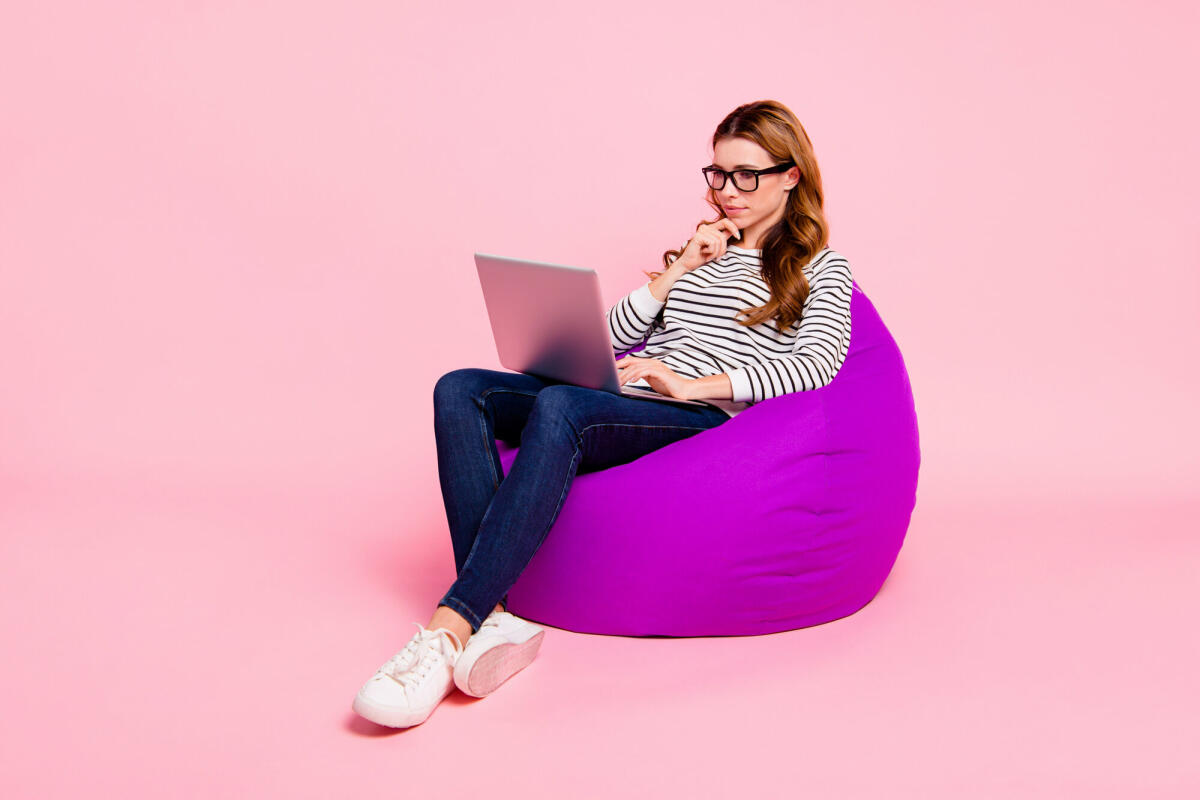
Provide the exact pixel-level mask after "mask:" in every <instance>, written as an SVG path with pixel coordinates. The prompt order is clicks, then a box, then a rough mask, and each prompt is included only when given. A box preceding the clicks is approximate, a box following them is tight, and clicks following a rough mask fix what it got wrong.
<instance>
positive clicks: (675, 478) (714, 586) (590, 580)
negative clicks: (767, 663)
mask: <svg viewBox="0 0 1200 800" xmlns="http://www.w3.org/2000/svg"><path fill="white" fill-rule="evenodd" d="M850 314H851V336H850V347H849V350H848V352H847V354H846V359H845V361H844V363H843V364H842V368H841V369H840V370H839V371H838V374H837V375H836V376H835V377H834V379H833V381H832V382H830V383H829V385H828V386H825V387H822V388H820V389H816V390H812V391H801V392H793V393H790V394H786V395H780V396H777V397H773V398H770V399H767V400H763V401H760V402H759V403H756V404H755V405H752V406H750V407H749V408H747V409H746V410H744V411H742V412H741V413H740V414H738V415H737V416H736V417H734V418H733V419H730V420H729V421H728V422H724V423H722V424H721V425H718V426H717V427H716V428H712V429H710V430H706V431H703V432H701V433H699V434H696V435H695V436H692V437H690V438H688V439H684V440H683V441H679V442H675V443H673V444H670V445H668V446H666V447H663V448H661V449H659V450H656V451H654V452H652V453H649V454H647V455H645V456H642V457H641V458H638V459H636V460H635V461H632V462H629V463H627V464H621V465H619V466H616V467H610V468H608V469H605V470H600V471H595V472H587V473H583V474H579V475H577V476H576V478H575V480H574V482H573V483H572V484H571V488H570V490H569V491H568V493H567V498H566V500H565V501H564V504H563V507H562V509H561V511H560V512H559V516H558V518H557V519H556V520H555V522H554V525H553V526H552V527H551V529H550V531H549V533H548V534H547V535H546V539H545V541H543V543H542V546H541V547H540V548H539V549H538V551H537V553H536V554H535V555H534V557H533V560H532V561H531V562H530V563H529V566H528V567H527V568H526V569H525V571H524V572H523V573H522V574H521V577H520V578H519V579H518V581H517V582H516V584H514V585H513V587H512V589H511V590H510V591H509V593H508V608H509V610H510V611H512V612H513V613H514V614H517V615H518V616H521V617H524V618H526V619H530V620H534V621H536V622H543V623H545V624H548V625H552V626H554V627H558V628H564V629H567V630H571V631H578V632H581V633H606V634H621V635H627V636H647V635H663V636H721V635H748V634H763V633H775V632H778V631H785V630H792V629H795V628H803V627H807V626H810V625H819V624H821V623H824V622H829V621H831V620H835V619H839V618H841V617H845V616H848V615H850V614H853V613H854V612H855V611H858V610H859V609H860V608H862V607H863V606H865V605H866V604H867V603H869V602H870V601H871V599H872V598H873V597H874V596H875V595H876V593H878V591H879V589H880V587H881V586H882V585H883V582H884V580H885V579H886V578H887V576H888V573H889V572H890V571H891V569H892V565H893V564H894V563H895V561H896V556H897V555H898V553H899V551H900V546H901V544H902V543H903V541H904V535H905V532H906V531H907V529H908V524H909V520H910V518H911V515H912V510H913V507H914V505H915V503H916V489H917V473H918V470H919V467H920V447H919V442H918V435H917V419H916V412H915V410H914V407H913V395H912V388H911V386H910V384H909V380H908V374H907V372H906V370H905V367H904V360H903V358H902V357H901V355H900V350H899V348H897V346H896V342H895V340H894V339H893V338H892V336H891V334H890V333H889V332H888V330H887V328H886V327H885V326H884V324H883V321H882V320H881V319H880V317H879V314H878V313H877V312H876V310H875V307H874V305H873V304H872V303H871V301H870V300H869V299H868V298H867V296H866V295H865V294H864V293H863V292H862V290H861V289H860V288H859V286H858V284H857V282H855V283H854V286H853V293H852V296H851V303H850ZM497 447H498V448H499V450H500V455H501V463H502V464H503V466H504V470H505V472H506V473H507V471H508V469H509V468H510V466H511V464H512V460H513V459H514V458H515V457H516V454H517V451H518V448H516V447H510V446H507V445H505V444H504V443H503V442H497Z"/></svg>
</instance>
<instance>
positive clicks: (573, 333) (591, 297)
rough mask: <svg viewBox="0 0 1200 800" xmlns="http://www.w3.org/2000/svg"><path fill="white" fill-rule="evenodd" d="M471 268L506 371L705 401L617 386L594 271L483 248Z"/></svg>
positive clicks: (687, 402) (631, 393)
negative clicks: (495, 253)
mask: <svg viewBox="0 0 1200 800" xmlns="http://www.w3.org/2000/svg"><path fill="white" fill-rule="evenodd" d="M475 266H476V267H477V268H478V270H479V283H480V285H481V286H482V287H483V299H484V303H485V304H486V305H487V311H488V318H489V319H490V320H491V323H492V336H493V337H494V338H495V339H496V352H497V353H498V354H499V356H500V363H501V364H503V365H504V366H505V367H507V368H508V369H511V370H514V371H516V372H524V373H528V374H530V375H536V376H538V377H542V378H549V379H551V380H555V381H560V382H562V383H569V384H572V385H574V386H585V387H587V388H589V389H600V390H602V391H606V392H612V393H613V394H620V395H624V396H626V397H635V398H638V399H643V400H659V401H662V402H667V403H675V404H677V405H687V406H706V405H708V404H707V403H702V402H700V401H697V400H680V399H678V398H675V397H667V396H666V395H662V394H659V393H658V392H656V391H654V390H653V389H648V388H641V387H638V386H621V381H620V378H619V377H618V376H617V365H616V360H615V359H614V357H613V346H612V339H611V337H610V335H609V332H608V320H607V317H606V311H607V309H606V308H605V307H604V304H603V301H602V300H601V297H600V277H599V276H598V275H597V274H596V271H595V270H593V269H587V268H584V267H567V266H563V265H561V264H547V263H544V262H541V261H527V260H524V259H519V258H505V257H504V256H493V255H487V254H485V253H476V254H475Z"/></svg>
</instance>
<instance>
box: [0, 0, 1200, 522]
mask: <svg viewBox="0 0 1200 800" xmlns="http://www.w3.org/2000/svg"><path fill="white" fill-rule="evenodd" d="M24 5H25V7H24V8H18V9H12V8H9V9H8V10H6V11H4V12H3V17H2V18H0V105H2V108H3V116H4V124H3V125H2V126H0V298H3V313H2V314H0V363H2V364H3V367H4V372H5V381H4V389H3V391H2V392H0V420H2V423H0V425H2V427H0V481H2V483H0V489H3V491H4V492H6V493H13V492H18V493H19V492H27V491H43V490H44V491H53V492H61V491H68V492H73V493H87V492H99V493H112V492H134V493H138V492H166V493H176V492H185V491H188V490H189V487H196V486H205V487H210V489H213V490H222V491H229V492H235V493H237V492H249V493H256V492H258V493H270V492H282V493H285V494H287V495H288V496H292V495H294V494H297V493H298V494H301V495H303V494H304V493H307V492H324V491H336V492H338V493H345V494H347V495H349V496H352V497H367V496H375V497H377V498H381V501H382V502H387V503H398V504H405V505H408V504H410V503H411V504H415V505H411V507H412V508H414V513H416V512H417V511H419V513H421V514H428V515H429V516H430V518H433V519H436V518H437V516H438V514H439V513H440V505H439V503H438V500H437V496H436V476H435V471H434V460H433V459H434V455H433V441H432V432H431V401H430V393H431V389H432V384H433V381H434V380H435V379H436V377H437V376H438V375H440V374H441V373H442V372H444V371H446V370H448V369H450V368H453V367H457V366H467V365H477V366H496V365H497V363H496V359H495V353H494V350H493V347H492V341H491V338H490V333H489V330H488V327H487V322H486V318H485V315H484V309H483V304H482V299H481V296H480V293H479V289H478V286H477V283H476V278H475V274H474V266H473V263H472V260H471V253H472V252H473V251H474V250H483V251H488V252H495V253H501V254H511V255H518V256H527V257H531V258H537V259H541V260H550V261H559V262H565V263H573V264H580V265H586V266H590V267H594V268H596V269H597V270H598V271H600V273H601V275H602V280H603V282H604V286H605V291H606V293H607V295H608V299H609V300H610V301H611V300H615V299H616V298H617V297H618V296H619V295H620V294H622V293H623V292H625V291H627V290H629V289H631V288H633V286H635V285H636V284H637V283H638V282H639V281H640V280H641V273H640V270H641V269H642V268H649V267H652V266H654V265H655V264H656V263H657V262H658V258H659V254H660V253H661V252H662V250H664V249H665V248H667V247H670V246H675V245H678V244H679V243H681V242H682V241H683V240H684V239H685V238H686V237H687V235H688V233H689V232H690V230H691V229H692V226H693V225H694V224H695V222H696V221H697V220H699V219H700V218H701V216H704V215H706V213H707V207H706V206H705V205H704V204H703V202H702V189H703V186H702V183H701V178H700V176H699V174H698V169H699V167H700V166H702V165H703V164H705V163H707V161H708V159H709V150H708V137H709V136H710V135H711V131H712V129H713V128H714V126H715V125H716V123H717V122H718V121H719V120H720V119H721V117H722V116H723V115H724V114H725V113H726V112H728V111H729V110H730V109H731V108H733V107H734V106H735V105H737V104H739V103H741V102H746V101H750V100H755V99H761V98H775V99H779V100H781V101H783V102H785V103H787V104H788V105H790V106H791V107H792V108H793V109H794V110H795V111H796V112H797V114H798V115H799V116H800V118H801V119H802V120H803V121H804V123H805V125H806V126H807V129H808V131H809V133H810V135H811V137H812V138H813V141H814V144H815V147H816V151H817V156H818V158H819V160H820V163H821V166H822V169H823V173H824V177H825V185H826V190H827V210H828V213H829V217H830V220H831V224H832V244H833V246H834V247H835V248H837V249H839V250H840V251H841V252H842V253H843V254H845V255H846V256H847V257H848V258H849V259H850V261H851V264H852V265H853V268H854V271H855V276H856V278H857V280H858V281H859V283H860V285H861V286H862V287H863V288H864V289H865V290H866V291H867V292H868V294H869V295H870V296H871V297H872V299H873V300H874V301H875V303H876V304H877V306H878V307H879V308H880V310H881V312H882V313H883V315H884V318H885V320H886V321H887V322H888V324H889V326H890V327H891V329H892V331H893V333H894V334H895V336H896V338H897V340H898V341H899V343H900V345H901V348H902V349H903V351H904V353H905V355H906V358H907V360H908V364H909V367H910V370H911V374H912V380H913V385H914V388H915V391H916V398H917V405H918V413H919V415H920V422H921V432H922V437H923V449H924V453H925V462H924V469H923V473H922V488H921V496H922V497H923V498H927V499H929V498H942V499H970V498H972V497H977V496H981V495H988V494H1000V495H1005V496H1012V497H1020V496H1033V495H1052V496H1068V495H1069V496H1078V497H1088V496H1094V495H1098V494H1108V493H1111V492H1121V493H1127V494H1133V495H1139V496H1145V497H1166V496H1169V495H1194V494H1195V493H1196V488H1197V484H1196V475H1197V466H1198V464H1197V457H1196V451H1197V446H1198V445H1200V442H1198V441H1197V438H1198V436H1197V426H1196V425H1195V423H1194V422H1193V421H1191V418H1190V414H1189V413H1188V412H1190V410H1191V409H1192V408H1194V406H1195V404H1196V388H1197V379H1196V378H1195V376H1194V365H1195V363H1196V357H1195V348H1196V346H1197V344H1198V341H1200V336H1198V327H1197V321H1196V315H1195V302H1196V299H1197V296H1198V291H1197V289H1198V286H1197V270H1196V268H1197V266H1198V265H1200V258H1198V255H1200V253H1198V249H1200V239H1198V237H1197V228H1196V219H1197V212H1198V211H1200V208H1198V204H1197V200H1196V191H1195V187H1196V185H1197V178H1198V177H1200V175H1198V173H1200V169H1198V166H1200V164H1198V162H1200V156H1198V153H1197V145H1196V141H1197V137H1196V134H1197V131H1196V128H1197V126H1196V121H1197V114H1196V104H1195V102H1194V99H1193V95H1194V86H1193V85H1192V84H1194V80H1195V76H1196V74H1197V72H1198V71H1197V58H1196V55H1195V52H1196V50H1195V46H1194V39H1195V34H1196V32H1197V29H1198V27H1200V26H1198V25H1197V23H1198V22H1200V14H1198V12H1197V6H1196V5H1195V4H1193V3H1183V2H1177V3H1166V2H1160V3H1151V4H1149V5H1145V4H1143V5H1141V6H1139V7H1138V8H1137V10H1135V9H1134V7H1133V6H1131V5H1129V4H1126V3H1116V2H1100V3H1096V2H1089V3H1066V2H1050V3H1047V2H1036V3H1033V2H1018V3H1004V4H995V5H994V6H993V7H992V8H991V9H986V8H983V7H982V6H981V5H980V4H963V3H954V2H926V3H922V4H919V5H918V6H915V7H914V6H912V5H897V4H894V3H886V2H880V3H846V2H828V3H803V4H799V3H791V2H786V3H770V4H767V3H764V4H760V5H756V6H753V7H751V6H746V7H744V8H743V7H740V6H735V5H730V4H728V3H704V2H692V3H674V4H666V3H664V4H646V3H640V2H639V3H604V4H588V5H576V4H563V3H550V2H546V3H536V4H528V5H526V6H523V7H522V8H521V9H520V10H516V9H514V8H512V7H509V6H505V5H501V6H496V5H492V4H480V5H478V6H477V7H473V8H470V9H466V8H463V7H461V6H459V5H458V4H451V3H413V2H409V3H395V2H375V3H357V4H350V5H347V4H340V3H315V2H307V3H290V2H289V3H284V2H275V3H240V2H238V3H235V2H211V3H196V2H171V3H165V2H159V3H134V2H114V3H103V4H92V3H74V4H68V3H60V2H53V3H39V4H24ZM738 31H743V32H745V33H744V34H742V35H743V36H744V37H745V38H744V39H743V40H742V43H739V42H738V39H737V38H736V36H735V32H738ZM442 323H450V324H451V325H452V326H453V327H452V328H451V329H449V330H446V331H444V332H442V333H439V334H437V335H436V336H431V335H430V334H429V332H428V331H429V330H430V329H431V328H432V327H433V326H435V325H438V324H442Z"/></svg>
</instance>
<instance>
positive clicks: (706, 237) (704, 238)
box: [674, 217, 742, 272]
mask: <svg viewBox="0 0 1200 800" xmlns="http://www.w3.org/2000/svg"><path fill="white" fill-rule="evenodd" d="M730 236H733V237H735V238H737V239H741V238H742V232H741V230H739V229H738V226H737V225H736V224H734V222H733V220H731V219H730V218H729V217H721V218H720V219H719V220H717V221H716V222H713V223H711V224H702V225H700V227H698V228H696V235H695V236H693V237H692V238H691V239H690V240H688V243H687V244H686V245H685V246H684V248H683V253H682V254H681V255H680V256H679V258H678V259H676V260H675V262H674V263H675V264H677V265H679V266H681V267H683V268H684V269H685V270H686V271H688V272H691V271H692V270H694V269H695V268H696V267H699V266H702V265H704V264H707V263H708V262H709V261H712V260H713V259H717V258H720V257H721V256H723V255H725V244H726V242H727V241H728V240H729V237H730Z"/></svg>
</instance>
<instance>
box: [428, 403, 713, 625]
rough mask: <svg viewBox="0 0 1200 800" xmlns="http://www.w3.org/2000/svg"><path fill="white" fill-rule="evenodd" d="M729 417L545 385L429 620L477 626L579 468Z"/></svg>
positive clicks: (532, 548)
mask: <svg viewBox="0 0 1200 800" xmlns="http://www.w3.org/2000/svg"><path fill="white" fill-rule="evenodd" d="M728 419H729V417H728V416H727V415H726V414H725V412H723V411H721V410H720V409H717V408H713V407H711V406H677V405H671V404H668V403H661V402H656V401H653V400H637V399H633V398H628V397H621V396H620V395H614V394H611V393H609V392H603V391H599V390H595V389H585V388H582V387H578V386H570V385H566V384H555V385H548V386H545V387H544V388H542V389H541V390H540V391H539V392H537V393H536V396H535V397H534V402H533V408H532V410H531V411H530V413H529V415H528V419H527V420H526V422H525V427H524V430H523V431H522V432H521V438H520V441H521V449H520V452H519V453H518V454H517V458H516V460H515V461H514V462H513V465H512V468H511V470H510V471H509V474H508V475H507V476H506V477H505V478H504V480H503V481H502V482H499V485H498V487H497V488H496V489H495V490H494V494H493V496H492V498H491V501H490V503H489V504H488V505H487V507H486V509H485V511H484V512H483V514H482V517H481V519H480V521H479V524H478V529H477V531H476V535H475V539H474V542H473V544H472V545H471V548H470V550H469V552H468V553H467V554H466V558H465V560H464V561H463V563H462V565H461V567H460V568H459V570H458V579H457V580H456V581H455V582H454V584H453V585H452V586H451V587H450V589H449V590H448V591H447V592H446V594H445V596H444V597H443V598H442V599H441V601H440V602H439V608H438V610H437V613H436V614H435V616H434V620H435V621H437V620H446V619H450V618H451V617H450V616H448V615H449V614H450V612H451V611H453V612H455V613H454V615H453V616H457V617H461V618H462V619H463V620H465V621H466V622H467V624H468V625H470V628H471V631H472V632H473V631H476V630H478V629H479V626H480V624H481V623H482V622H483V619H484V618H485V617H486V616H487V615H488V613H489V612H490V611H491V610H492V608H493V607H494V606H495V605H496V603H497V602H498V601H499V600H500V599H501V598H502V597H503V596H504V595H505V594H506V593H507V592H508V590H509V588H510V587H511V586H512V584H514V583H515V582H516V580H517V578H518V577H519V576H520V574H521V572H522V570H524V569H525V566H526V565H527V564H528V563H529V560H530V559H531V558H532V557H533V554H534V552H536V550H537V548H538V547H539V546H540V545H541V543H542V540H543V539H544V538H545V536H546V533H547V532H548V531H549V530H550V526H551V525H552V524H553V523H554V520H555V518H556V517H557V516H558V512H559V510H560V509H561V508H562V504H563V501H564V500H565V499H566V494H567V489H568V488H569V487H570V485H571V482H572V480H573V479H574V477H575V475H576V474H577V473H578V472H579V471H581V470H582V471H592V470H598V469H606V468H608V467H611V466H616V465H617V464H624V463H627V462H629V461H633V460H634V459H636V458H638V457H640V456H642V455H645V454H646V453H649V452H651V451H654V450H657V449H658V448H660V447H663V446H665V445H668V444H671V443H672V442H675V441H679V440H680V439H686V438H688V437H689V436H694V435H696V434H697V433H701V432H702V431H704V430H707V429H709V428H712V427H715V426H717V425H719V424H721V423H722V422H725V421H727V420H728ZM497 473H498V469H497ZM447 627H449V626H447Z"/></svg>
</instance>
